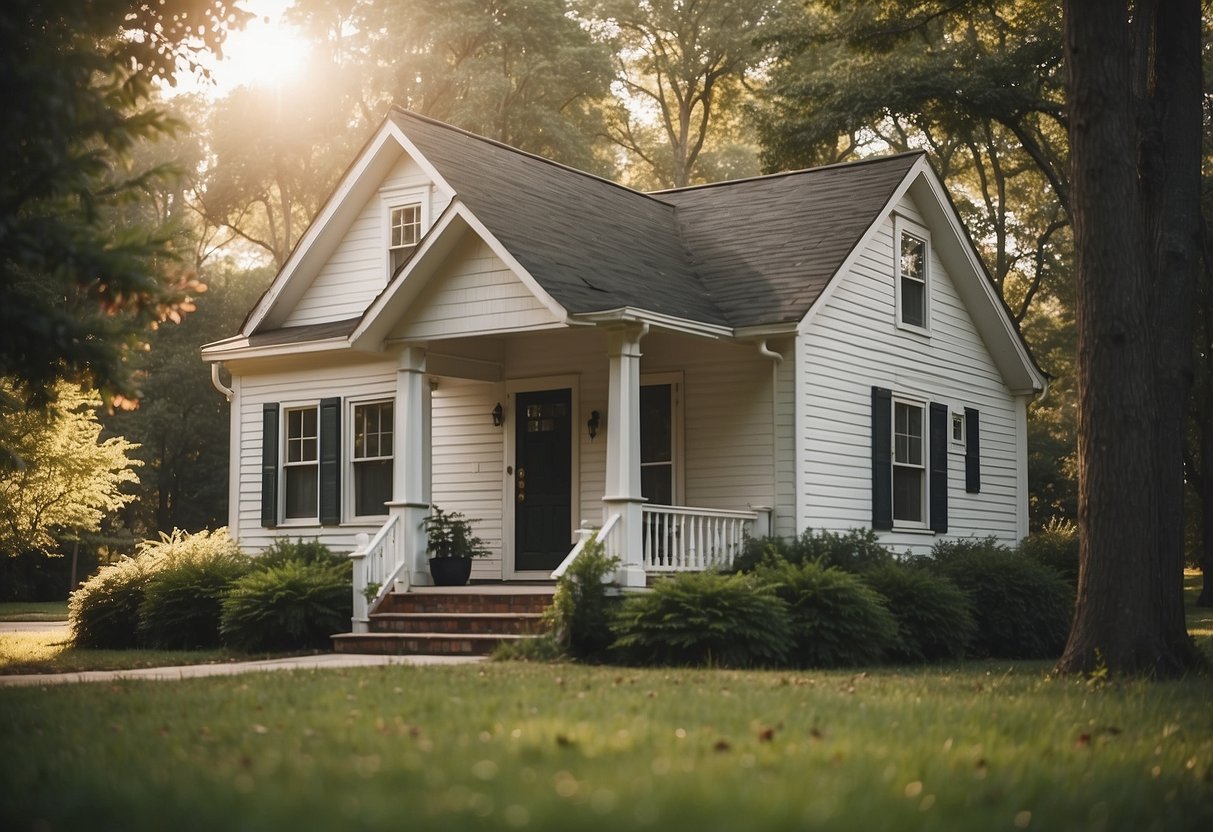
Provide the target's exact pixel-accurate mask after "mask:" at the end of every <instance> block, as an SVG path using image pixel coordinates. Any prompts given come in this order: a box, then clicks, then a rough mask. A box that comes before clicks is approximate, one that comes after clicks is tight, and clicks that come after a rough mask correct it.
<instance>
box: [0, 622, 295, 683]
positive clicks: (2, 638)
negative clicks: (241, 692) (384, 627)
mask: <svg viewBox="0 0 1213 832" xmlns="http://www.w3.org/2000/svg"><path fill="white" fill-rule="evenodd" d="M282 655H294V654H284V653H274V654H269V653H266V654H257V655H249V654H248V653H241V652H238V651H236V650H230V649H218V650H86V649H82V648H79V647H73V646H72V645H71V643H70V642H69V641H67V631H66V630H64V631H62V632H50V633H0V676H12V675H18V674H27V673H79V672H83V671H88V670H132V669H135V668H141V667H173V666H177V665H187V664H216V663H221V662H242V661H249V660H252V659H264V658H269V657H271V656H282Z"/></svg>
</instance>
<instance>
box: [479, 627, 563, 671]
mask: <svg viewBox="0 0 1213 832" xmlns="http://www.w3.org/2000/svg"><path fill="white" fill-rule="evenodd" d="M568 657H569V654H568V653H566V652H565V651H564V649H563V648H562V647H561V646H560V644H559V643H558V642H557V641H556V639H554V638H552V634H551V633H543V634H542V635H538V636H535V637H534V638H520V639H516V640H512V641H503V642H501V643H500V644H498V645H497V646H496V647H495V648H493V654H492V656H491V658H492V660H493V661H495V662H536V663H539V664H544V663H551V662H559V661H562V660H565V659H567V658H568Z"/></svg>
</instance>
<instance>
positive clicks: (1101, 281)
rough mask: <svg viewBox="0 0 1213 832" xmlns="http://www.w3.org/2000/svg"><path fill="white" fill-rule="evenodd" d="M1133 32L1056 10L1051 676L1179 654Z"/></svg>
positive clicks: (1139, 664) (1151, 666)
mask: <svg viewBox="0 0 1213 832" xmlns="http://www.w3.org/2000/svg"><path fill="white" fill-rule="evenodd" d="M1131 19H1132V18H1131V16H1130V12H1129V8H1128V6H1127V4H1126V2H1125V1H1124V0H1120V2H1112V1H1111V0H1068V2H1067V3H1066V5H1065V50H1066V60H1067V72H1068V86H1069V96H1068V97H1069V113H1070V122H1069V123H1070V153H1071V156H1070V164H1071V188H1072V191H1071V209H1072V217H1073V220H1074V237H1075V253H1076V260H1077V331H1078V364H1077V377H1078V399H1079V433H1078V464H1079V509H1078V516H1079V517H1078V522H1079V528H1080V532H1081V538H1080V539H1081V551H1080V568H1079V582H1078V600H1077V604H1076V607H1075V616H1074V623H1073V627H1072V629H1071V632H1070V638H1069V642H1068V643H1067V645H1066V649H1065V652H1064V654H1063V655H1062V658H1061V660H1060V661H1059V662H1058V664H1057V670H1058V672H1090V671H1092V670H1095V669H1096V668H1098V667H1099V666H1101V665H1103V666H1106V667H1107V668H1108V669H1110V670H1112V671H1113V672H1129V673H1141V672H1145V673H1151V674H1156V675H1174V674H1176V673H1179V672H1182V671H1183V669H1184V668H1185V666H1186V655H1185V654H1181V653H1180V652H1178V651H1177V645H1176V639H1175V638H1174V637H1173V635H1172V634H1171V633H1170V629H1169V624H1170V622H1171V619H1172V615H1171V610H1170V608H1169V607H1168V606H1167V605H1166V604H1165V603H1164V599H1165V598H1166V597H1168V596H1169V591H1168V590H1167V589H1166V588H1165V587H1164V584H1165V581H1164V577H1163V573H1164V571H1165V569H1166V564H1167V563H1168V562H1169V558H1168V557H1164V556H1163V554H1162V551H1161V549H1160V546H1161V544H1162V543H1163V540H1164V539H1165V537H1164V535H1163V534H1162V529H1161V522H1160V521H1161V518H1162V517H1163V511H1164V510H1166V511H1168V515H1167V516H1170V515H1169V507H1168V508H1166V509H1164V507H1163V506H1162V504H1161V499H1162V498H1163V495H1160V494H1159V493H1158V491H1157V489H1156V488H1155V485H1156V484H1157V482H1158V480H1159V471H1160V470H1163V468H1165V465H1160V464H1157V463H1156V460H1155V454H1156V451H1157V443H1158V441H1159V436H1158V433H1157V432H1156V430H1155V425H1156V422H1157V420H1158V416H1159V412H1158V411H1159V403H1160V385H1159V383H1158V381H1157V373H1156V370H1157V365H1156V361H1155V349H1154V344H1155V342H1154V339H1153V337H1152V331H1153V325H1152V324H1153V311H1152V310H1153V307H1152V305H1151V301H1152V291H1153V290H1154V289H1155V288H1156V287H1155V286H1154V285H1153V281H1152V279H1151V273H1152V271H1153V268H1152V267H1153V265H1154V264H1153V262H1152V260H1153V258H1152V256H1151V254H1152V252H1153V246H1152V245H1151V241H1150V240H1149V239H1148V237H1147V230H1146V227H1143V225H1147V224H1143V221H1142V217H1143V214H1142V209H1143V188H1142V185H1141V183H1140V181H1139V178H1138V170H1137V167H1136V164H1137V161H1138V153H1139V150H1140V147H1139V144H1138V137H1139V132H1138V128H1139V125H1140V120H1139V116H1140V115H1141V113H1140V112H1139V110H1138V106H1139V105H1138V101H1139V100H1140V99H1139V98H1138V97H1137V96H1134V95H1133V94H1132V93H1133V90H1134V88H1135V86H1137V85H1135V84H1134V76H1133V60H1132V58H1133V54H1134V52H1133V42H1132V40H1131V23H1130V21H1131ZM1151 227H1152V226H1151ZM1188 343H1189V344H1190V341H1189V342H1188ZM1181 412H1182V406H1181ZM1177 463H1178V460H1177ZM1179 575H1180V576H1182V573H1179ZM1179 580H1180V581H1181V582H1182V577H1180V578H1179ZM1185 638H1186V633H1185Z"/></svg>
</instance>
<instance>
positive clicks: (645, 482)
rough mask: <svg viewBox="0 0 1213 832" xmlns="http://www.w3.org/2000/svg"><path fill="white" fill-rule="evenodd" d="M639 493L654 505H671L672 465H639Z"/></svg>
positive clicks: (672, 488)
mask: <svg viewBox="0 0 1213 832" xmlns="http://www.w3.org/2000/svg"><path fill="white" fill-rule="evenodd" d="M640 493H641V494H642V495H643V496H644V497H645V499H647V500H648V501H649V502H650V503H652V504H654V505H659V506H669V505H673V504H674V466H673V465H645V466H643V467H641V469H640Z"/></svg>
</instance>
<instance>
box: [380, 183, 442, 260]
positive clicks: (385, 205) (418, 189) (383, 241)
mask: <svg viewBox="0 0 1213 832" xmlns="http://www.w3.org/2000/svg"><path fill="white" fill-rule="evenodd" d="M430 190H431V188H430V186H429V185H422V186H413V187H400V188H383V189H381V190H380V191H379V223H380V233H379V240H380V248H381V250H382V252H383V253H382V257H383V260H382V262H383V279H384V282H385V283H386V282H387V281H388V280H390V279H391V277H392V250H391V248H390V244H391V241H392V209H393V208H403V207H405V206H407V205H420V206H421V230H420V232H419V233H418V236H417V240H418V245H420V241H421V239H422V238H423V237H424V236H425V234H426V232H427V231H429V229H430V202H431V200H430Z"/></svg>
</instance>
